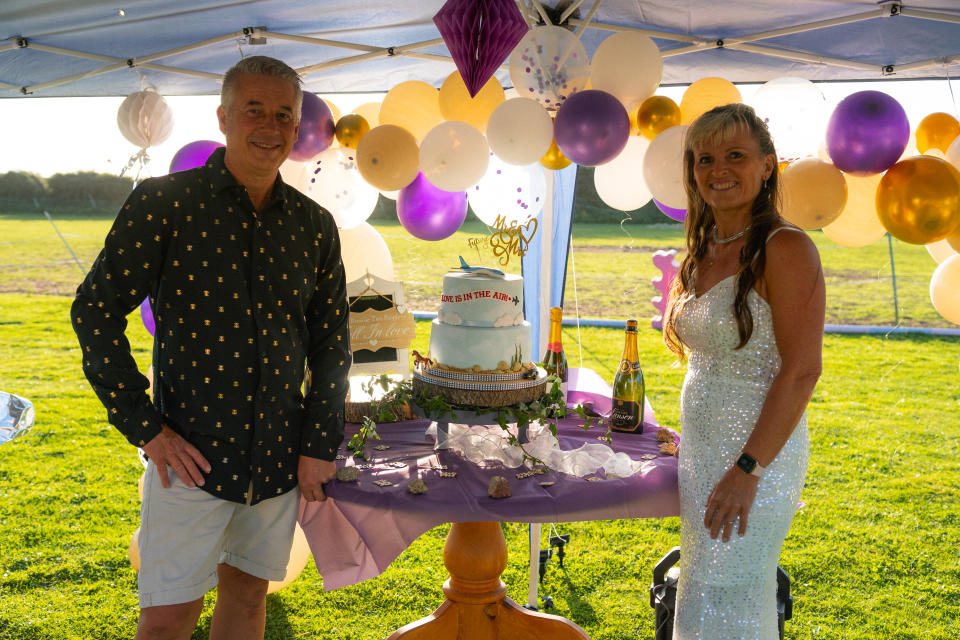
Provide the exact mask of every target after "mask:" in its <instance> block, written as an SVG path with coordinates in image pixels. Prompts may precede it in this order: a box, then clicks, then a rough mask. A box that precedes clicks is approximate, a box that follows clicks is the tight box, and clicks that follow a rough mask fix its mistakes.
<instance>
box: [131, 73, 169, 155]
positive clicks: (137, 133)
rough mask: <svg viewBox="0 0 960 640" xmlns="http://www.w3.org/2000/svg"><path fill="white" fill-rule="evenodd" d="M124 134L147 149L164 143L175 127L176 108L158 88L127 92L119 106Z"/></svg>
mask: <svg viewBox="0 0 960 640" xmlns="http://www.w3.org/2000/svg"><path fill="white" fill-rule="evenodd" d="M117 127H119V128H120V133H122V134H123V137H124V138H126V139H127V140H129V141H130V142H132V143H133V144H135V145H137V146H138V147H141V148H143V149H146V148H147V147H152V146H155V145H158V144H160V143H162V142H163V141H164V140H166V139H167V138H169V137H170V133H171V132H172V131H173V111H172V110H171V109H170V105H168V104H167V101H166V100H164V99H163V96H161V95H160V94H159V93H157V90H156V89H155V88H153V87H148V88H147V89H145V90H143V91H137V92H135V93H131V94H130V95H128V96H127V97H126V98H125V99H124V101H123V102H122V103H120V108H119V109H117Z"/></svg>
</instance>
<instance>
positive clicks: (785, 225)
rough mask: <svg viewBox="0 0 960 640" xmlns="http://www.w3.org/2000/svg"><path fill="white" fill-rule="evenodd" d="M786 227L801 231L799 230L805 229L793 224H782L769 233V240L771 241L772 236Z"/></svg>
mask: <svg viewBox="0 0 960 640" xmlns="http://www.w3.org/2000/svg"><path fill="white" fill-rule="evenodd" d="M784 229H786V230H787V231H799V232H801V233H803V229H801V228H800V227H794V226H793V225H789V224H783V225H780V226H779V227H777V228H776V229H774V230H773V231H771V232H770V233H769V234H768V235H767V242H770V238H772V237H773V236H775V235H777V234H778V233H780V232H781V231H783V230H784Z"/></svg>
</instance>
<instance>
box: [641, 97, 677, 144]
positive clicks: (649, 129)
mask: <svg viewBox="0 0 960 640" xmlns="http://www.w3.org/2000/svg"><path fill="white" fill-rule="evenodd" d="M678 124H680V107H679V106H677V103H676V102H674V101H673V100H671V99H670V98H668V97H666V96H650V97H649V98H647V99H646V100H644V101H643V102H642V103H640V108H639V109H637V129H638V130H639V131H640V133H641V134H643V136H644V137H646V138H649V139H650V140H653V139H654V138H656V137H657V134H658V133H660V132H661V131H663V130H664V129H669V128H670V127H675V126H676V125H678Z"/></svg>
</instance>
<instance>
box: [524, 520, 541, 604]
mask: <svg viewBox="0 0 960 640" xmlns="http://www.w3.org/2000/svg"><path fill="white" fill-rule="evenodd" d="M529 535H530V576H529V582H528V585H527V608H528V609H534V610H536V609H537V590H538V588H539V585H540V523H539V522H534V523H531V524H530V530H529Z"/></svg>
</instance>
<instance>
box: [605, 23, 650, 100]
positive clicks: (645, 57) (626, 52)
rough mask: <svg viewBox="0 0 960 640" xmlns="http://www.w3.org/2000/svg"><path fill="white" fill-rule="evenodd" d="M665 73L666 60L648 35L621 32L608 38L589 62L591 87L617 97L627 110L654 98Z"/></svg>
mask: <svg viewBox="0 0 960 640" xmlns="http://www.w3.org/2000/svg"><path fill="white" fill-rule="evenodd" d="M662 74H663V57H662V56H661V55H660V49H658V48H657V45H656V44H654V42H653V40H651V39H650V38H649V36H645V35H643V34H642V33H636V32H633V31H621V32H619V33H615V34H613V35H611V36H609V37H607V38H606V39H605V40H604V41H603V42H601V43H600V46H599V47H597V50H596V51H595V52H594V54H593V60H592V61H591V62H590V86H591V88H593V89H599V90H600V91H606V92H607V93H609V94H612V95H614V96H616V97H617V99H618V100H619V101H620V102H622V103H623V106H624V107H626V109H627V111H635V110H636V109H637V108H638V107H639V106H640V103H641V102H643V101H644V100H646V99H647V98H649V97H650V96H652V95H653V92H654V91H656V90H657V86H658V85H659V84H660V77H661V75H662Z"/></svg>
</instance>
